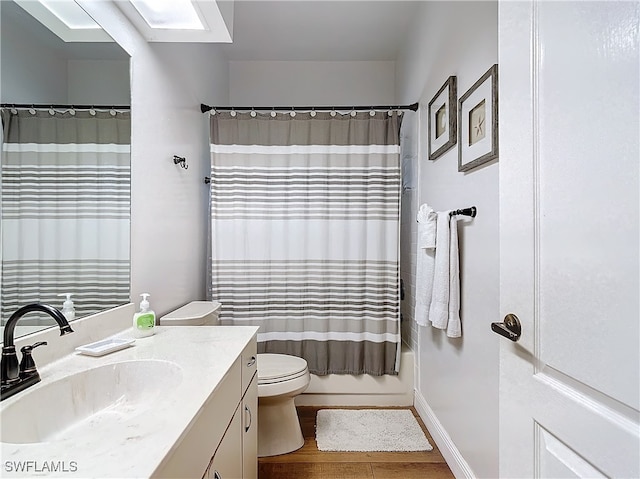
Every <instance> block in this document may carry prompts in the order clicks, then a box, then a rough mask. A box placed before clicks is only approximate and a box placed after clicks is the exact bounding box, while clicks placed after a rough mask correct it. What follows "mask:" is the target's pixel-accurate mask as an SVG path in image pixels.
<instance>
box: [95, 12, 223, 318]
mask: <svg viewBox="0 0 640 479" xmlns="http://www.w3.org/2000/svg"><path fill="white" fill-rule="evenodd" d="M83 5H84V7H85V8H86V9H87V10H88V11H89V12H90V13H92V16H94V18H96V19H97V20H98V22H99V23H100V24H101V25H102V26H103V27H104V28H105V30H107V32H108V33H109V34H110V35H111V36H112V37H113V38H114V39H115V40H116V41H117V42H118V43H120V45H121V46H122V47H123V48H124V49H125V50H126V51H127V52H128V53H129V54H130V55H131V98H132V102H131V117H132V128H131V298H132V300H133V301H135V302H136V303H138V302H139V300H140V298H139V294H140V293H142V292H148V293H150V294H151V298H150V302H151V305H152V308H153V309H154V310H155V311H156V314H158V315H163V314H165V313H167V312H169V311H171V310H173V309H175V308H176V307H178V306H181V305H183V304H185V303H187V302H189V301H192V300H198V299H204V298H205V284H206V282H205V271H206V251H207V248H206V237H207V231H206V229H207V212H208V203H207V191H208V190H207V187H206V185H205V184H204V182H203V178H204V176H206V175H208V174H209V145H208V141H207V140H208V130H207V127H208V116H207V115H203V114H202V113H201V112H200V103H208V102H209V103H223V104H224V103H226V102H227V101H228V88H229V84H228V68H227V62H226V59H224V58H223V57H222V56H220V55H219V54H217V53H216V51H217V49H216V46H215V45H204V44H159V43H158V44H148V43H147V42H145V41H144V40H143V39H142V38H141V37H140V36H139V34H138V33H137V31H136V30H135V29H134V28H133V27H132V26H131V25H130V24H129V22H128V21H127V20H126V19H125V18H124V17H123V16H122V14H121V12H120V11H119V10H118V9H117V8H116V7H114V6H113V5H111V4H107V3H105V2H85V3H84V4H83ZM173 155H179V156H182V157H185V158H186V159H187V164H188V165H189V169H188V170H184V169H182V168H180V167H179V166H178V165H175V164H174V163H173V159H172V158H173Z"/></svg>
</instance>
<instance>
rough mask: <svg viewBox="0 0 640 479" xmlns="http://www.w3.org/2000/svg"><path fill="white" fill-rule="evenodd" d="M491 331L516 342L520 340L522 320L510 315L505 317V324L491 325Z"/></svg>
mask: <svg viewBox="0 0 640 479" xmlns="http://www.w3.org/2000/svg"><path fill="white" fill-rule="evenodd" d="M491 331H493V332H494V333H498V334H499V335H500V336H504V337H505V338H507V339H510V340H511V341H513V342H516V341H517V340H518V339H520V335H521V334H522V327H521V326H520V320H519V319H518V317H517V316H516V315H515V314H511V313H509V314H507V315H506V316H505V317H504V322H502V323H491Z"/></svg>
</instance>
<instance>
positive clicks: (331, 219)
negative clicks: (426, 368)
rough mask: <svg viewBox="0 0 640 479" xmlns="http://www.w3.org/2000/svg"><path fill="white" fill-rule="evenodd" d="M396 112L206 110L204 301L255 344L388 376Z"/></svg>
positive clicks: (338, 369)
mask: <svg viewBox="0 0 640 479" xmlns="http://www.w3.org/2000/svg"><path fill="white" fill-rule="evenodd" d="M400 122H401V117H400V116H399V115H398V114H397V113H396V112H393V113H390V114H388V113H387V112H377V113H375V115H374V116H372V115H370V114H369V112H364V113H358V114H357V115H355V116H352V115H349V114H344V115H342V114H335V115H332V114H331V113H320V112H317V113H315V112H314V113H304V114H303V113H298V114H297V115H295V116H293V115H290V114H289V113H287V114H282V113H280V114H277V115H275V116H272V115H270V114H266V115H262V114H257V113H256V112H252V113H239V112H227V113H217V114H215V115H212V116H211V242H210V247H211V251H210V253H211V275H210V278H209V280H210V284H209V287H210V296H211V298H212V299H214V300H217V301H220V302H221V303H222V310H221V320H222V322H223V324H236V325H255V326H259V327H260V329H259V331H258V351H259V352H272V353H283V354H292V355H295V356H300V357H303V358H304V359H306V360H307V363H308V365H309V370H310V371H311V372H312V373H314V374H318V375H324V374H372V375H382V374H397V372H398V368H399V348H400V308H399V259H398V256H399V253H398V248H399V243H398V238H399V213H400V167H399V144H398V143H399V138H398V132H399V127H400Z"/></svg>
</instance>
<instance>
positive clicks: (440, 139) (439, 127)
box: [428, 75, 458, 160]
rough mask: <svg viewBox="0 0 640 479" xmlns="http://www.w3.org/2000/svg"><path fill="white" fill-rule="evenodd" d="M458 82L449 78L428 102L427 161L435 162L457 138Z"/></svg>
mask: <svg viewBox="0 0 640 479" xmlns="http://www.w3.org/2000/svg"><path fill="white" fill-rule="evenodd" d="M457 88H458V82H457V78H456V77H455V76H453V75H452V76H450V77H449V78H447V81H445V82H444V84H443V85H442V87H440V89H439V90H438V93H436V94H435V96H434V97H433V98H432V99H431V101H430V102H429V108H428V117H429V120H428V129H429V159H430V160H435V159H437V158H439V157H440V156H442V155H443V154H445V153H446V152H447V151H449V150H450V149H451V148H452V147H454V146H455V144H456V141H457V138H458V133H457V129H458V111H457V107H458V99H457V96H458V92H457Z"/></svg>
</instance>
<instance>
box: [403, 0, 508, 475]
mask: <svg viewBox="0 0 640 479" xmlns="http://www.w3.org/2000/svg"><path fill="white" fill-rule="evenodd" d="M497 25H498V8H497V2H425V3H423V4H422V6H421V11H420V14H419V15H416V18H415V19H414V24H413V26H412V29H411V30H410V32H409V35H408V38H407V43H406V45H405V47H404V49H403V51H402V53H401V55H400V57H399V59H398V62H397V67H396V72H397V77H396V91H397V97H398V101H399V102H402V103H407V102H413V101H416V99H418V98H419V99H420V104H421V109H420V112H419V114H416V115H412V116H410V117H409V116H408V117H407V119H406V120H410V121H406V123H405V124H404V125H403V127H404V129H403V136H405V140H406V141H409V142H411V144H410V145H409V146H408V149H409V150H411V151H414V152H415V156H416V158H415V159H414V160H413V162H412V163H411V164H410V167H411V168H413V173H414V174H415V175H416V177H417V180H416V182H415V183H416V186H417V188H416V189H414V190H411V191H407V192H405V194H404V195H403V198H402V199H403V203H402V205H403V222H402V234H401V249H402V252H401V255H402V265H401V269H402V277H403V278H404V281H405V286H406V288H407V297H406V300H405V301H404V302H403V305H402V306H403V307H402V311H403V316H404V318H405V322H404V324H403V326H404V327H403V331H404V333H405V338H407V339H408V340H409V342H410V344H412V346H413V349H414V350H415V352H416V365H417V374H416V377H417V384H416V407H418V409H419V411H420V412H421V415H422V414H424V415H427V416H428V418H427V419H428V420H429V422H430V423H431V424H432V431H431V432H432V433H434V435H435V434H436V433H438V434H439V435H440V436H441V437H442V438H444V440H445V441H444V442H443V443H442V444H439V445H440V446H441V449H442V448H443V446H445V447H444V449H445V450H444V451H443V454H445V457H447V454H448V457H447V459H448V460H449V461H450V465H451V467H452V469H454V472H456V471H457V472H460V473H465V468H466V467H469V468H470V469H471V470H472V471H473V473H474V474H475V475H476V476H478V477H497V476H498V360H499V358H498V353H499V343H498V338H497V337H496V336H495V334H493V333H491V331H490V323H491V322H492V321H498V320H499V319H498V314H499V249H498V246H499V243H498V240H499V236H498V235H499V229H498V228H499V224H498V165H497V163H495V162H493V163H490V164H486V165H485V166H483V167H480V168H478V169H476V170H472V171H470V172H468V173H459V172H458V171H457V165H458V158H457V154H458V152H457V146H456V147H454V148H453V149H451V150H449V152H447V153H446V154H445V155H443V156H441V157H440V158H438V159H437V160H435V161H429V160H428V159H427V158H428V153H427V151H428V150H427V141H428V137H427V114H426V113H427V110H426V108H427V106H428V104H429V102H430V101H431V99H432V98H433V96H434V95H435V94H436V93H437V91H438V90H439V89H440V87H441V86H442V84H443V83H444V82H445V80H446V79H447V78H448V77H449V76H450V75H456V76H457V78H458V97H460V96H462V95H463V94H464V93H465V92H466V91H467V90H468V89H469V87H470V86H471V85H473V84H474V83H475V82H476V80H477V79H479V78H480V76H481V75H482V74H483V73H484V72H485V71H487V70H488V69H489V67H491V65H493V64H494V63H497V61H498V29H497V28H498V27H497ZM422 203H428V204H429V205H431V206H432V207H433V208H434V209H435V210H436V211H441V210H449V209H457V208H463V207H468V206H472V205H475V206H477V207H478V216H477V217H476V218H475V219H473V220H463V221H462V222H461V224H460V226H459V233H460V238H459V241H460V277H461V317H462V328H463V336H462V338H460V339H450V338H447V337H446V335H445V334H444V332H443V331H440V330H437V329H433V328H431V327H427V328H425V327H418V326H417V325H416V324H415V322H414V321H413V317H414V315H413V309H414V306H415V290H416V284H415V258H416V213H417V209H418V207H419V206H420V205H421V204H422ZM418 287H419V285H418ZM447 441H449V442H447ZM454 449H457V450H458V452H459V453H461V455H462V458H463V459H461V458H460V457H457V459H456V457H454V455H452V454H449V453H448V451H449V450H451V451H453V450H454ZM456 460H458V461H460V460H462V462H464V461H466V463H467V464H458V465H456V464H455V461H456ZM456 468H457V469H456ZM467 472H468V471H467Z"/></svg>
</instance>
